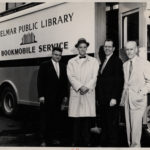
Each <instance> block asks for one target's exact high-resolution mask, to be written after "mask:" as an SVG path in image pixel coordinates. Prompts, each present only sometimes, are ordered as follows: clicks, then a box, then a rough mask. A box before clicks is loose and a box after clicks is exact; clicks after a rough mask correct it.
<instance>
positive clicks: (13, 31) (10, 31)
mask: <svg viewBox="0 0 150 150" xmlns="http://www.w3.org/2000/svg"><path fill="white" fill-rule="evenodd" d="M16 33H17V28H10V29H6V30H0V37H3V36H7V35H13V34H16Z"/></svg>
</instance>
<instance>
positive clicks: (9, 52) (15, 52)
mask: <svg viewBox="0 0 150 150" xmlns="http://www.w3.org/2000/svg"><path fill="white" fill-rule="evenodd" d="M32 53H35V46H32V47H24V48H17V49H10V50H2V51H1V56H11V55H22V54H32Z"/></svg>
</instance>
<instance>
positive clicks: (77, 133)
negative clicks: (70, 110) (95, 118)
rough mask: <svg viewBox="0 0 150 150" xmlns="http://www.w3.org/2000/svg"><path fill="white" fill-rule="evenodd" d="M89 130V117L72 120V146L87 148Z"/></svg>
mask: <svg viewBox="0 0 150 150" xmlns="http://www.w3.org/2000/svg"><path fill="white" fill-rule="evenodd" d="M90 128H91V118H90V117H79V118H73V144H74V146H89V144H90ZM80 138H81V139H80ZM81 143H82V144H81Z"/></svg>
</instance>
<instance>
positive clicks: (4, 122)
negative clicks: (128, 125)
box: [0, 106, 150, 148]
mask: <svg viewBox="0 0 150 150" xmlns="http://www.w3.org/2000/svg"><path fill="white" fill-rule="evenodd" d="M39 116H40V113H39V109H37V108H33V107H29V106H23V107H20V109H19V110H18V114H17V115H16V116H15V117H13V118H8V117H6V116H4V115H3V114H2V112H0V147H2V146H4V147H5V146H7V147H25V146H27V147H40V138H39V129H40V125H39V118H40V117H39ZM62 116H63V117H64V118H63V120H64V122H63V123H62V124H61V126H62V129H63V130H62V133H61V145H60V146H63V147H70V146H71V123H70V121H69V120H68V118H67V117H66V116H67V114H66V113H64V114H63V115H62ZM99 132H100V130H99ZM119 134H120V141H119V147H124V148H126V147H128V145H127V140H126V130H125V124H120V126H119ZM99 136H100V134H96V133H91V137H92V138H91V143H92V147H98V146H99ZM149 141H150V132H149V131H147V128H146V127H145V126H143V133H142V139H141V143H142V147H146V148H148V147H150V142H149Z"/></svg>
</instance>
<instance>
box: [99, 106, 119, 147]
mask: <svg viewBox="0 0 150 150" xmlns="http://www.w3.org/2000/svg"><path fill="white" fill-rule="evenodd" d="M100 121H101V127H102V133H101V138H100V145H101V146H104V147H105V146H106V147H118V145H119V141H118V140H119V139H118V128H119V108H118V106H113V107H109V106H102V107H100Z"/></svg>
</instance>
